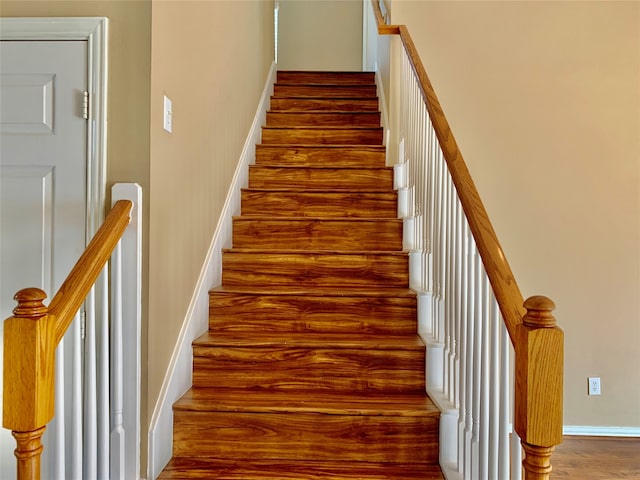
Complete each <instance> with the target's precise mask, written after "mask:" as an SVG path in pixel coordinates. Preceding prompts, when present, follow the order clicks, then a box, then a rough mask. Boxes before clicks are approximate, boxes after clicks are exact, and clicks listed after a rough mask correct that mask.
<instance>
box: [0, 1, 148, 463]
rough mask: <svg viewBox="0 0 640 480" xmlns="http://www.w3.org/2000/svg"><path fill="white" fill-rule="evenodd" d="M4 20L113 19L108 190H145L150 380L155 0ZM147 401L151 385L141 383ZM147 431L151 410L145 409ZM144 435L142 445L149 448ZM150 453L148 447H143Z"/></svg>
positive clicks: (60, 8) (55, 9)
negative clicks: (119, 186)
mask: <svg viewBox="0 0 640 480" xmlns="http://www.w3.org/2000/svg"><path fill="white" fill-rule="evenodd" d="M0 15H1V16H3V17H64V16H69V17H78V16H80V17H82V16H86V17H107V18H108V19H109V39H108V42H109V45H108V48H109V57H108V68H109V75H108V80H107V82H108V103H107V109H108V112H107V115H108V118H107V124H108V126H107V130H108V133H107V191H109V190H110V187H111V185H113V183H116V182H136V183H139V184H140V185H141V186H142V191H143V203H144V208H143V242H144V244H143V283H142V285H143V292H142V294H143V304H142V316H143V320H142V322H143V323H142V330H143V332H142V335H143V345H142V369H143V371H142V375H143V379H146V366H147V362H146V343H145V340H144V339H145V338H146V332H147V313H148V251H149V250H148V245H149V221H148V220H149V199H148V194H149V115H150V106H149V93H150V73H151V0H140V1H137V0H129V1H126V2H124V1H110V0H104V1H82V2H79V1H57V0H55V1H54V0H48V1H47V0H45V1H4V0H3V1H2V2H0ZM141 389H142V395H143V398H145V396H146V391H147V384H146V382H145V381H144V380H143V382H142V385H141ZM141 407H142V411H141V415H142V423H143V426H142V428H143V430H142V431H143V432H145V431H146V427H145V426H146V423H147V420H146V418H147V409H146V407H147V405H146V403H145V402H143V404H142V405H141ZM146 440H147V439H146V435H144V434H143V435H142V441H143V443H144V444H146ZM143 452H146V448H143Z"/></svg>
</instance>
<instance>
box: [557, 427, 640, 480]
mask: <svg viewBox="0 0 640 480" xmlns="http://www.w3.org/2000/svg"><path fill="white" fill-rule="evenodd" d="M551 478H553V480H574V479H580V480H605V479H606V480H617V479H626V480H631V479H638V478H640V438H638V437H574V436H565V437H564V438H563V440H562V443H561V444H560V445H558V446H557V447H556V449H555V452H554V454H553V471H552V472H551Z"/></svg>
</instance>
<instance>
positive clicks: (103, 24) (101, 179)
mask: <svg viewBox="0 0 640 480" xmlns="http://www.w3.org/2000/svg"><path fill="white" fill-rule="evenodd" d="M108 26H109V20H108V19H107V18H106V17H15V18H11V17H3V18H0V40H41V41H47V40H82V41H86V42H87V55H88V58H87V61H88V78H87V88H88V90H87V91H88V92H89V111H88V117H89V118H88V124H87V178H86V186H87V198H86V229H85V231H86V234H85V244H87V243H88V242H89V240H90V239H91V238H92V237H93V235H94V234H95V232H96V231H97V230H98V228H99V227H100V225H101V224H102V221H103V219H104V208H105V201H106V185H107V174H106V172H107V73H108V64H107V58H108V55H107V54H108V52H107V48H108V43H107V38H108V37H107V35H108Z"/></svg>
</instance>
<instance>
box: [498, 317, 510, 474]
mask: <svg viewBox="0 0 640 480" xmlns="http://www.w3.org/2000/svg"><path fill="white" fill-rule="evenodd" d="M510 348H511V342H510V340H509V334H508V333H507V328H506V326H505V325H504V321H502V318H500V432H499V442H498V443H499V446H498V449H499V452H500V453H499V456H500V458H499V465H498V475H499V477H500V478H509V460H510V457H509V420H510V419H511V412H510V409H509V406H510V403H511V402H510V401H509V393H510V391H511V387H510V384H511V381H510V369H509V367H510V365H509V353H510Z"/></svg>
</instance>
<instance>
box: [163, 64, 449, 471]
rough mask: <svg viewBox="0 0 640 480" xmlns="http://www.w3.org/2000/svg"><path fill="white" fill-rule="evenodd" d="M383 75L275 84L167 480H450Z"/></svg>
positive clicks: (198, 349) (295, 76) (177, 419)
mask: <svg viewBox="0 0 640 480" xmlns="http://www.w3.org/2000/svg"><path fill="white" fill-rule="evenodd" d="M382 134H383V132H382V128H381V127H380V114H379V112H378V99H377V96H376V86H375V82H374V76H373V74H372V73H347V72H341V73H318V72H278V81H277V84H276V85H275V91H274V96H273V97H272V99H271V110H270V111H269V112H268V113H267V122H266V126H265V127H264V128H263V133H262V144H260V145H257V147H256V163H255V165H252V166H251V167H250V172H249V187H248V188H246V189H244V190H243V191H242V207H241V209H242V215H241V216H240V217H236V218H234V223H233V248H231V249H227V250H224V252H223V273H222V285H221V286H220V287H218V288H216V289H214V290H213V291H211V292H210V321H209V331H208V332H207V333H205V334H204V335H202V336H201V337H200V338H198V339H197V340H196V341H195V342H194V343H193V349H194V366H193V388H192V389H191V390H189V391H188V392H187V393H186V394H185V395H184V396H183V397H182V398H181V399H180V400H179V401H178V402H176V404H175V405H174V447H173V458H172V460H171V461H170V463H169V464H168V465H167V467H166V468H165V470H164V471H163V472H162V474H161V475H160V478H161V479H194V478H199V479H203V478H207V479H208V478H217V479H255V480H259V479H323V480H325V479H332V480H338V479H341V480H343V479H368V480H369V479H370V480H378V479H388V480H404V479H406V480H413V479H422V480H425V479H441V478H443V477H442V474H441V471H440V468H439V466H438V425H439V416H440V414H439V412H438V410H437V409H436V407H435V406H434V405H433V403H432V402H431V401H430V400H429V398H428V397H427V396H426V394H425V393H424V392H425V371H424V369H425V348H424V344H423V343H422V341H421V340H420V338H419V337H418V336H417V334H416V332H417V325H416V297H415V294H414V293H413V292H412V291H411V290H410V289H409V288H408V285H409V280H408V278H409V272H408V255H407V253H406V252H404V251H402V221H401V220H400V219H397V218H396V205H397V198H396V193H395V191H394V190H393V179H392V174H393V171H392V169H390V168H387V167H385V148H384V146H383V145H382Z"/></svg>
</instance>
